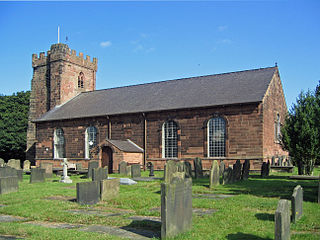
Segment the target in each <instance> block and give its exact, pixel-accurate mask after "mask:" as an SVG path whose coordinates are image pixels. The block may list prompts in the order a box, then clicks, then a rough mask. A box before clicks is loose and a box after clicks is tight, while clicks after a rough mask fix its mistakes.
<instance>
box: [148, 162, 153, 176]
mask: <svg viewBox="0 0 320 240" xmlns="http://www.w3.org/2000/svg"><path fill="white" fill-rule="evenodd" d="M147 168H148V169H149V171H150V172H149V177H153V176H154V166H153V163H152V162H148V163H147Z"/></svg>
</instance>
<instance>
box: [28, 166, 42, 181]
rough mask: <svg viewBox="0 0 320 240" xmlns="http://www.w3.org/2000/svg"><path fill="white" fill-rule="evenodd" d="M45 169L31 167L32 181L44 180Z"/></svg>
mask: <svg viewBox="0 0 320 240" xmlns="http://www.w3.org/2000/svg"><path fill="white" fill-rule="evenodd" d="M44 181H45V169H42V168H31V175H30V183H37V182H44Z"/></svg>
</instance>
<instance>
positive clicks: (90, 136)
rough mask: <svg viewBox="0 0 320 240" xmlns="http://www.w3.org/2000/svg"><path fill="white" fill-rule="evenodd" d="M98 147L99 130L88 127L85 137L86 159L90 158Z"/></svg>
mask: <svg viewBox="0 0 320 240" xmlns="http://www.w3.org/2000/svg"><path fill="white" fill-rule="evenodd" d="M96 145H97V129H96V128H95V127H92V126H91V127H88V128H87V129H86V136H85V147H86V149H85V157H86V158H90V150H91V149H92V148H93V147H94V146H96Z"/></svg>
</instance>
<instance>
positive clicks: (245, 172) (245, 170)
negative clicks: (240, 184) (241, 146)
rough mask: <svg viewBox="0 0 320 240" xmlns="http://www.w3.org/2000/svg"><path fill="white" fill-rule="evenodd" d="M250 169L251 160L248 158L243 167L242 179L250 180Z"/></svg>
mask: <svg viewBox="0 0 320 240" xmlns="http://www.w3.org/2000/svg"><path fill="white" fill-rule="evenodd" d="M249 171H250V161H249V160H248V159H246V160H245V161H244V163H243V167H242V176H241V178H242V180H248V178H249Z"/></svg>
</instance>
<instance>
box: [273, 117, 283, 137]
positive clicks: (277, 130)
mask: <svg viewBox="0 0 320 240" xmlns="http://www.w3.org/2000/svg"><path fill="white" fill-rule="evenodd" d="M274 138H275V141H276V142H278V143H279V142H280V140H281V123H280V115H279V114H277V119H276V122H275V124H274Z"/></svg>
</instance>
